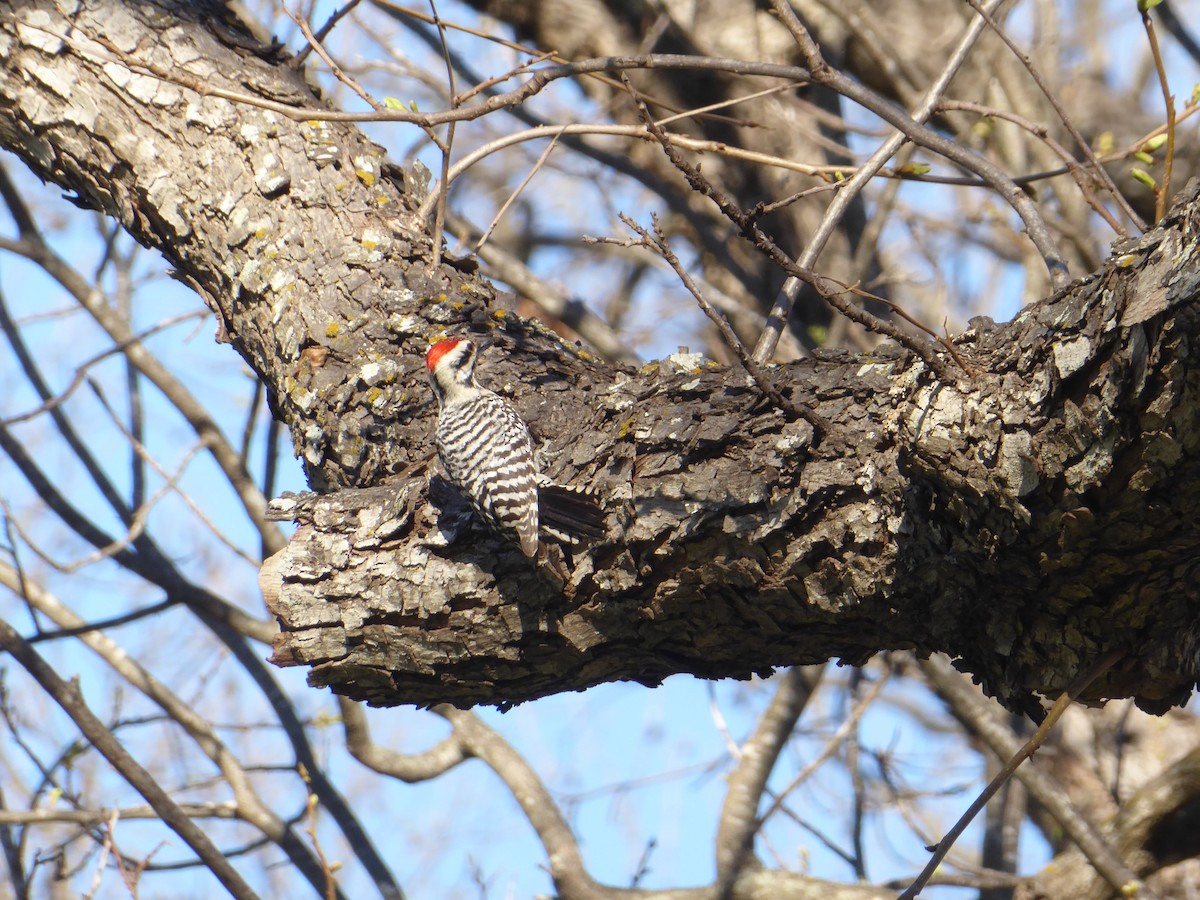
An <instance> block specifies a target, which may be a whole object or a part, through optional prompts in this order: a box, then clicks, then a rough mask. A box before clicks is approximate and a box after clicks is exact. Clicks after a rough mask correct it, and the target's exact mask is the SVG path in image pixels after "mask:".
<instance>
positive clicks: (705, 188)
mask: <svg viewBox="0 0 1200 900" xmlns="http://www.w3.org/2000/svg"><path fill="white" fill-rule="evenodd" d="M623 81H624V83H625V87H626V90H627V91H629V93H630V96H631V97H632V98H633V100H634V103H635V104H636V105H637V108H638V111H639V113H640V114H641V116H642V121H643V122H644V123H645V125H646V129H647V130H648V131H649V132H650V133H651V134H652V135H654V137H655V139H656V140H657V141H658V142H659V144H660V145H661V146H662V148H663V152H664V153H665V154H666V156H667V159H669V160H670V161H671V163H672V164H673V165H674V166H675V168H677V169H678V170H679V171H680V172H682V173H683V175H684V177H685V178H687V180H688V184H689V185H690V186H691V187H692V189H693V190H695V191H696V192H697V193H699V194H702V195H703V196H705V197H708V198H709V199H710V200H712V201H713V203H715V204H716V205H717V208H718V209H719V210H720V211H721V212H722V213H723V214H724V215H725V217H726V218H727V219H729V220H730V221H731V222H733V223H734V224H735V225H737V227H738V229H739V230H740V231H741V234H742V237H743V238H745V239H746V240H747V241H749V242H750V243H751V244H752V245H753V246H754V247H756V248H757V249H758V250H759V251H760V252H762V253H763V254H765V255H766V256H767V258H768V259H770V260H771V261H772V262H773V263H775V265H777V266H779V268H780V269H782V270H783V271H784V272H786V273H788V274H789V275H793V276H795V277H796V278H798V279H800V280H801V281H804V282H805V283H807V284H808V285H810V286H811V287H812V288H813V290H815V291H816V292H817V294H818V295H820V296H821V297H822V298H823V299H824V300H825V301H826V302H827V303H829V305H830V306H832V307H833V308H834V309H836V310H837V311H838V312H840V313H841V314H842V315H844V316H845V317H846V318H848V319H850V320H851V321H853V322H858V323H859V324H860V325H862V326H863V327H864V328H866V329H867V330H868V331H874V332H876V333H877V334H882V335H885V336H886V337H890V338H891V339H892V340H894V341H896V343H898V344H900V345H901V346H903V347H907V348H908V349H909V350H911V351H912V352H913V353H915V354H916V355H917V356H918V357H920V358H921V360H922V361H923V362H924V363H925V364H926V365H927V366H928V367H929V368H930V369H932V370H933V371H934V372H936V373H937V375H938V376H939V377H940V378H942V379H943V380H948V367H947V365H946V362H945V361H944V360H943V359H941V358H940V357H939V356H938V355H937V354H936V353H934V352H933V348H932V346H931V345H929V344H927V343H923V342H921V341H918V340H916V339H915V338H914V337H913V336H912V335H910V334H907V333H905V332H904V331H901V330H900V329H899V328H897V327H896V326H895V325H893V324H892V323H891V322H886V321H884V320H883V319H880V318H878V317H877V316H873V315H871V313H869V312H867V311H866V310H865V309H863V308H861V307H859V306H856V305H855V304H853V303H850V302H848V301H847V300H846V299H845V298H844V297H843V296H842V294H843V293H845V288H844V287H843V289H842V290H840V291H836V290H831V285H834V284H836V283H837V282H835V281H834V280H833V279H831V278H827V277H826V276H823V275H818V274H817V273H815V272H813V271H811V270H810V269H802V268H801V267H800V266H798V265H797V264H796V263H795V261H794V260H793V259H792V258H791V256H789V255H788V254H786V253H784V252H783V250H782V249H781V248H780V247H779V245H778V244H776V243H775V242H774V241H773V240H772V239H771V238H770V237H769V236H768V235H767V234H766V233H765V232H764V231H763V230H762V229H761V228H759V227H758V224H757V223H756V222H755V221H754V219H753V218H751V217H750V216H749V215H747V214H746V212H745V211H744V210H742V208H741V207H740V206H738V205H737V203H735V202H734V200H733V198H732V197H730V196H729V195H728V194H726V193H725V192H724V191H722V190H720V189H719V188H717V187H716V186H715V185H714V184H713V183H712V182H710V181H709V180H708V179H707V178H705V177H704V176H703V175H701V174H700V172H699V170H698V169H696V167H695V166H693V165H692V164H691V163H689V162H688V161H687V160H686V159H684V158H683V155H682V154H680V152H679V151H678V150H677V149H676V148H675V147H674V145H673V144H672V143H671V139H670V138H669V137H668V136H667V135H666V133H665V132H664V131H663V130H662V129H661V128H659V127H658V125H657V124H656V123H655V122H654V119H653V118H651V117H650V111H649V110H648V109H647V108H646V104H645V103H643V102H642V100H641V97H640V95H639V94H638V92H637V90H636V89H635V88H634V87H633V84H632V83H631V82H629V81H628V79H623ZM926 330H927V331H929V333H931V334H932V333H933V332H932V331H930V330H929V329H926Z"/></svg>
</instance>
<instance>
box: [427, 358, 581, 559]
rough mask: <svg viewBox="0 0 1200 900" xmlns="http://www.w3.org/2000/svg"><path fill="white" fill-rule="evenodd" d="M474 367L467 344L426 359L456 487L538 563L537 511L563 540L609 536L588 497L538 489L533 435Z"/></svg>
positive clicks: (443, 450)
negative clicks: (479, 378) (477, 378)
mask: <svg viewBox="0 0 1200 900" xmlns="http://www.w3.org/2000/svg"><path fill="white" fill-rule="evenodd" d="M475 360H476V348H475V345H474V344H473V343H472V342H471V341H468V340H465V339H463V338H452V339H450V340H445V341H439V342H438V343H436V344H434V345H433V346H432V347H430V348H429V352H428V353H427V354H426V355H425V365H426V367H427V369H428V370H429V381H430V384H431V385H432V386H433V392H434V394H435V395H436V396H437V399H438V404H439V407H440V412H439V415H438V423H437V432H436V441H437V451H438V457H439V458H440V459H441V461H442V465H443V466H444V467H445V469H446V474H447V475H449V476H450V481H451V482H453V484H454V486H455V487H457V488H458V489H459V490H460V491H461V492H462V493H463V495H464V496H465V497H466V498H467V500H468V501H470V503H471V505H472V506H473V507H474V508H475V509H476V511H478V512H479V513H480V515H482V516H483V518H484V520H485V521H487V523H488V524H489V525H491V526H492V528H494V529H495V530H496V531H498V532H500V533H501V534H504V535H507V536H509V537H511V538H514V539H515V540H516V541H517V543H518V544H520V546H521V552H522V553H524V554H525V555H526V556H528V557H534V556H536V555H537V549H538V525H539V510H541V512H543V513H544V517H543V518H544V519H545V521H544V522H543V523H542V524H543V525H546V526H549V527H548V529H547V530H548V531H549V533H550V534H551V535H553V536H555V537H558V538H559V539H566V540H573V539H574V538H575V537H576V536H579V535H584V536H589V537H596V536H599V535H601V534H603V533H604V518H603V513H602V512H601V510H600V508H599V506H598V505H597V504H596V502H595V500H594V499H592V498H591V496H590V495H588V494H587V493H586V492H583V491H578V490H575V489H572V488H568V487H562V486H558V485H549V484H546V485H540V486H539V478H538V474H537V467H536V465H535V463H534V458H533V441H532V439H531V438H530V435H529V429H528V428H526V427H525V423H524V421H522V419H521V417H520V416H519V415H517V413H516V411H515V410H514V409H513V408H512V407H511V406H509V405H508V403H507V402H506V401H505V400H504V399H503V398H502V397H500V396H499V395H498V394H495V393H493V392H492V391H489V390H488V389H487V388H484V387H481V386H480V385H479V384H478V383H477V382H476V381H475Z"/></svg>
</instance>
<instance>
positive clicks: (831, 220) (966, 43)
mask: <svg viewBox="0 0 1200 900" xmlns="http://www.w3.org/2000/svg"><path fill="white" fill-rule="evenodd" d="M998 2H999V0H993V5H995V4H996V3H998ZM773 6H774V8H775V12H776V13H777V14H778V16H779V18H780V20H781V21H782V22H783V24H784V25H785V27H787V28H788V29H789V30H790V31H791V32H792V35H793V37H794V39H795V40H796V44H797V46H798V47H799V48H800V52H801V54H802V55H803V56H804V58H805V62H806V63H807V64H808V66H809V68H810V69H811V70H812V71H813V74H814V76H816V75H818V74H821V75H824V74H825V73H826V72H828V71H830V67H829V65H828V64H827V63H826V62H825V60H824V59H823V58H822V56H821V51H820V48H819V47H818V46H817V44H816V42H815V41H814V40H813V39H812V37H811V36H810V35H809V33H808V31H807V29H805V28H804V26H803V25H802V24H801V23H800V20H799V19H798V18H796V15H795V13H794V12H793V11H792V9H791V6H790V5H788V4H787V3H785V2H783V0H775V2H773ZM982 31H983V23H982V22H980V21H979V20H977V19H973V20H972V21H971V22H970V23H969V24H968V25H967V29H966V31H965V32H964V33H963V36H962V38H961V39H960V40H959V42H958V46H957V47H956V48H955V51H954V53H953V55H952V56H951V57H950V59H949V60H948V61H947V63H946V64H945V65H944V66H943V67H942V71H941V72H940V73H939V74H938V77H937V80H936V81H935V82H934V83H933V84H932V85H930V87H929V90H927V91H926V92H925V96H924V97H923V98H922V100H921V104H920V106H918V107H917V109H915V110H914V111H913V113H912V120H913V122H914V123H915V124H920V123H923V122H924V121H925V120H926V119H928V118H929V116H930V115H932V113H933V111H934V109H936V108H937V101H938V99H939V98H940V97H941V96H942V94H943V93H944V92H945V90H946V88H947V87H948V86H949V84H950V80H951V79H952V78H953V77H954V75H955V73H957V72H958V70H959V68H960V67H961V66H962V64H963V62H965V61H966V58H967V54H968V52H969V51H970V49H971V48H972V47H973V46H974V45H975V41H976V40H978V38H979V35H980V33H981V32H982ZM908 139H909V137H908V135H907V133H906V131H905V129H898V130H897V131H896V133H895V134H893V135H892V136H891V137H889V138H888V139H887V140H886V141H884V142H883V144H882V145H881V146H880V147H879V148H878V149H877V150H876V151H875V152H874V153H872V154H871V156H870V158H869V159H868V160H867V161H866V162H864V163H863V164H862V165H861V166H859V167H858V169H857V170H856V171H855V172H854V174H853V175H851V176H850V178H848V179H847V180H846V181H845V182H844V183H843V184H841V185H839V188H838V191H837V193H836V194H834V196H833V200H832V202H831V203H830V204H829V207H828V208H827V209H826V210H825V215H823V216H822V217H821V222H820V224H819V225H818V226H817V229H816V231H814V232H813V234H812V235H811V236H810V237H809V238H808V240H807V242H806V243H805V246H804V250H803V252H802V253H801V254H800V257H799V258H798V259H797V260H796V265H797V266H798V267H799V268H801V269H812V268H813V267H814V266H815V265H816V262H817V259H818V257H819V256H820V255H821V252H822V251H823V250H824V249H825V244H826V242H827V241H828V240H829V238H830V237H831V236H832V235H833V233H834V230H835V229H836V228H837V226H838V223H839V222H841V220H842V217H843V216H844V215H845V213H846V211H847V210H848V209H849V208H850V204H851V203H853V202H854V198H855V197H857V196H858V194H859V193H860V192H861V191H862V189H863V188H864V187H866V185H867V183H868V182H869V181H870V180H871V179H872V178H874V177H875V175H876V174H877V173H878V172H879V170H880V169H882V168H883V167H884V165H885V164H886V163H887V161H888V160H890V159H891V158H892V157H893V156H895V155H896V151H897V150H899V149H900V147H901V146H902V145H903V144H904V143H905V142H906V141H907V140H908ZM800 285H801V281H800V279H798V278H795V277H794V276H793V277H789V278H788V279H787V280H786V281H785V282H784V284H783V287H782V289H781V290H780V292H779V296H778V297H777V298H776V299H775V303H774V304H773V305H772V307H771V314H770V315H769V316H768V317H767V326H766V328H764V329H763V332H762V334H761V335H760V336H759V339H758V343H757V344H756V345H755V347H754V359H755V361H756V362H760V363H761V362H765V361H766V360H768V359H770V358H771V356H772V355H774V353H775V348H776V346H777V345H778V343H779V336H780V335H781V334H782V333H783V329H784V328H785V327H786V326H787V321H788V318H789V317H790V315H791V311H792V307H793V306H794V305H795V302H796V298H797V297H798V296H799V294H800Z"/></svg>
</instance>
